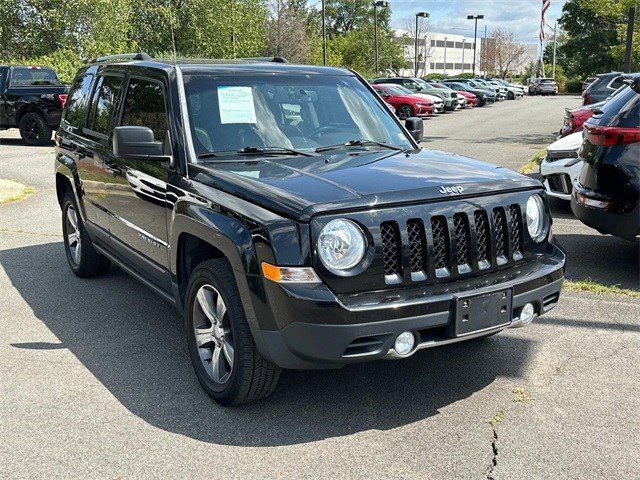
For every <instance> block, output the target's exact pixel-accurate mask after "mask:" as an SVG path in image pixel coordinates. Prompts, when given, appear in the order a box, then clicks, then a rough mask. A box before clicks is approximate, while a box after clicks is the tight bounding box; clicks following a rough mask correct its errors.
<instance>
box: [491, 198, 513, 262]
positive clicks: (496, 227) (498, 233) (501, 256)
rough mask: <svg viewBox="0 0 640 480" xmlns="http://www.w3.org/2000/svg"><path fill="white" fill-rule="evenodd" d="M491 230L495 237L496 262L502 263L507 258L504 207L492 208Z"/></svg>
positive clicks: (507, 240)
mask: <svg viewBox="0 0 640 480" xmlns="http://www.w3.org/2000/svg"><path fill="white" fill-rule="evenodd" d="M493 232H494V236H495V239H496V263H497V264H498V265H504V264H505V263H507V258H508V251H507V250H508V242H509V237H508V232H507V218H506V215H505V213H504V208H502V207H497V208H494V209H493Z"/></svg>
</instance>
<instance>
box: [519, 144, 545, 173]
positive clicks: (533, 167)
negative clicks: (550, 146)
mask: <svg viewBox="0 0 640 480" xmlns="http://www.w3.org/2000/svg"><path fill="white" fill-rule="evenodd" d="M546 156H547V149H546V148H543V149H542V150H540V151H539V152H538V153H536V154H535V155H534V156H533V158H532V159H531V160H529V162H528V163H525V164H524V165H523V166H522V167H520V170H518V171H519V172H520V173H523V174H527V173H534V172H537V171H538V168H539V167H540V164H541V163H542V159H543V158H544V157H546Z"/></svg>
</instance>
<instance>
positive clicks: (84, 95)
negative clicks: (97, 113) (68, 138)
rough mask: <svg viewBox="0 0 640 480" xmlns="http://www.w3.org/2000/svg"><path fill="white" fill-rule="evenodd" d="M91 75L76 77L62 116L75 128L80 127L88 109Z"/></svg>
mask: <svg viewBox="0 0 640 480" xmlns="http://www.w3.org/2000/svg"><path fill="white" fill-rule="evenodd" d="M92 82H93V75H91V74H86V75H82V76H81V77H78V78H77V79H76V81H75V82H74V83H73V85H72V86H71V90H70V92H69V98H68V99H67V105H66V108H65V110H64V113H63V115H62V118H63V120H64V121H65V122H66V123H67V125H70V126H72V127H75V128H80V127H82V124H83V123H84V119H85V117H86V115H87V109H88V108H89V94H90V93H91V83H92Z"/></svg>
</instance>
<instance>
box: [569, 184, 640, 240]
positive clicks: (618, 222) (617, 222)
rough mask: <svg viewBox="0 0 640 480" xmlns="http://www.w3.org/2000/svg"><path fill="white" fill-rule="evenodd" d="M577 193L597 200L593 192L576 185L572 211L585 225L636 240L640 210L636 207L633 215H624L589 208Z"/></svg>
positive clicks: (572, 199) (601, 231) (572, 198)
mask: <svg viewBox="0 0 640 480" xmlns="http://www.w3.org/2000/svg"><path fill="white" fill-rule="evenodd" d="M576 192H579V193H581V194H583V195H585V196H587V197H590V198H597V197H594V196H593V195H591V192H590V191H589V190H587V189H584V188H582V187H581V186H580V185H577V184H574V189H573V195H572V196H571V210H573V214H574V215H575V216H576V217H578V219H579V220H580V221H581V222H582V223H584V224H585V225H587V226H589V227H591V228H595V229H596V230H598V231H599V232H600V233H608V234H610V235H613V236H615V237H620V238H624V239H626V240H632V241H633V240H635V238H636V237H637V236H638V234H639V233H640V209H639V208H638V206H636V208H635V210H634V211H632V212H631V213H627V214H622V213H615V212H607V211H605V210H603V209H600V208H594V207H589V206H587V205H584V204H581V203H579V202H578V201H577V198H576Z"/></svg>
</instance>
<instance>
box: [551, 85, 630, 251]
mask: <svg viewBox="0 0 640 480" xmlns="http://www.w3.org/2000/svg"><path fill="white" fill-rule="evenodd" d="M612 86H617V88H616V89H615V90H613V92H611V91H609V93H608V97H606V99H605V100H603V101H600V102H598V103H595V104H590V105H588V106H583V107H580V108H576V109H572V110H567V114H566V116H565V122H564V125H563V128H562V130H561V132H560V139H559V140H557V141H556V142H554V143H552V144H551V145H549V147H547V155H546V157H545V158H544V159H543V160H542V162H541V164H540V174H541V175H542V177H543V183H544V186H545V189H546V190H547V194H548V195H549V196H552V197H556V198H560V199H563V200H568V201H571V209H572V210H573V212H574V214H575V215H576V216H577V217H578V218H579V219H580V220H581V221H582V222H583V223H585V224H586V225H588V226H590V227H593V228H595V229H596V230H598V231H599V232H601V233H603V234H611V235H614V236H617V237H620V238H625V239H628V240H633V239H635V238H636V237H637V236H638V235H639V234H640V210H639V205H640V73H635V74H619V73H616V74H615V75H614V74H604V75H598V76H597V77H596V79H595V80H594V81H593V83H591V84H590V85H588V87H587V90H591V92H598V93H594V97H595V98H598V96H599V95H600V93H599V92H600V91H601V90H603V89H608V90H611V87H612ZM592 87H593V88H592ZM605 91H606V90H605Z"/></svg>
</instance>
